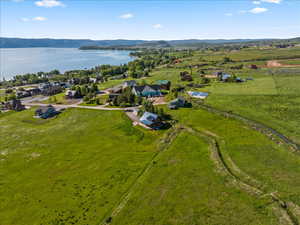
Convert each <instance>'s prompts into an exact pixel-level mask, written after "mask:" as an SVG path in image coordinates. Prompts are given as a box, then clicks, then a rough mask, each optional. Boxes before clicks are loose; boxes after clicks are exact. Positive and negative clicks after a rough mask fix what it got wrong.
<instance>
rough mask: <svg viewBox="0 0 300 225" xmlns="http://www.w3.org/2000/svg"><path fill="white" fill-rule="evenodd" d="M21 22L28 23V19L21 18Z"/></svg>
mask: <svg viewBox="0 0 300 225" xmlns="http://www.w3.org/2000/svg"><path fill="white" fill-rule="evenodd" d="M21 20H22V21H23V22H28V21H30V19H29V18H25V17H23V18H21Z"/></svg>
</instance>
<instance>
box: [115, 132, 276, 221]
mask: <svg viewBox="0 0 300 225" xmlns="http://www.w3.org/2000/svg"><path fill="white" fill-rule="evenodd" d="M216 212H217V213H216ZM112 224H122V225H125V224H128V225H129V224H130V225H135V224H136V225H138V224H144V225H146V224H149V225H152V224H157V225H158V224H161V225H165V224H199V225H200V224H210V225H213V224H249V225H250V224H253V225H254V224H255V225H256V224H278V221H277V220H276V218H275V217H274V215H273V213H272V211H271V207H270V206H269V202H267V201H266V200H263V199H257V198H255V197H253V196H251V195H248V194H246V193H243V192H241V191H239V190H238V189H235V188H232V187H230V186H229V185H228V184H227V181H226V179H225V178H222V177H220V175H219V174H218V173H217V172H216V170H215V165H214V164H213V162H212V161H211V159H210V150H209V146H208V144H207V143H206V142H204V141H203V140H202V139H199V138H198V137H196V136H194V135H191V134H190V133H187V132H182V133H181V134H180V135H179V136H178V137H177V139H176V140H175V141H174V142H173V144H172V145H171V147H170V148H169V149H167V150H165V152H163V153H162V154H161V156H160V158H159V159H158V160H157V161H156V164H155V166H154V168H153V169H152V170H151V172H150V174H149V175H148V176H147V177H146V178H145V179H144V180H143V183H142V184H141V185H139V187H138V188H137V190H135V191H134V195H133V196H132V199H131V200H130V201H129V202H128V205H127V206H126V207H125V208H124V209H123V210H122V211H121V213H120V215H119V216H117V217H116V218H115V219H113V220H112Z"/></svg>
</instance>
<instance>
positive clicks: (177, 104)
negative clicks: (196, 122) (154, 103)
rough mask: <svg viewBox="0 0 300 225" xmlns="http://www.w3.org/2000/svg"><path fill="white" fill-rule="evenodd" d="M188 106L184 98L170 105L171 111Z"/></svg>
mask: <svg viewBox="0 0 300 225" xmlns="http://www.w3.org/2000/svg"><path fill="white" fill-rule="evenodd" d="M185 105H186V101H185V99H184V98H183V97H178V98H176V99H174V100H172V101H170V103H169V109H178V108H180V107H184V106H185Z"/></svg>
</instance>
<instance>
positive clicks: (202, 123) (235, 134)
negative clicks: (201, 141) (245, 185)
mask: <svg viewBox="0 0 300 225" xmlns="http://www.w3.org/2000/svg"><path fill="white" fill-rule="evenodd" d="M187 111H188V112H187ZM172 115H173V117H174V118H176V119H177V120H179V121H181V122H182V123H184V124H185V125H187V126H189V127H192V128H194V129H196V130H199V131H202V132H206V133H208V134H210V135H212V136H214V137H215V138H216V139H217V140H218V141H219V144H220V148H221V150H222V151H224V152H226V153H227V154H229V155H230V157H231V158H232V160H233V161H234V162H235V163H236V164H237V166H238V167H239V168H240V169H242V171H244V172H246V173H247V174H249V175H250V176H252V177H253V178H255V179H257V180H258V181H260V182H262V183H263V184H264V185H265V190H266V191H267V192H271V191H278V193H279V194H280V195H281V196H282V197H283V198H284V199H285V200H287V201H293V202H295V203H296V204H298V205H300V180H299V179H298V175H299V173H300V167H299V165H300V157H299V155H297V154H295V153H292V152H291V151H289V150H288V149H287V148H286V147H285V146H284V145H279V144H277V143H276V142H273V141H271V140H270V139H268V138H267V137H266V136H265V135H263V134H260V133H258V132H257V131H255V130H252V129H250V128H248V127H247V125H246V124H243V123H242V122H239V121H236V120H233V119H228V118H224V117H222V116H217V115H213V114H211V113H208V112H207V111H204V110H193V111H189V109H181V110H178V111H173V112H172Z"/></svg>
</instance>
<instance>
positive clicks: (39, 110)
mask: <svg viewBox="0 0 300 225" xmlns="http://www.w3.org/2000/svg"><path fill="white" fill-rule="evenodd" d="M51 108H53V109H54V107H53V106H52V105H47V106H41V107H39V108H38V109H37V110H36V111H38V112H40V113H46V112H47V111H48V109H51ZM54 110H55V109H54Z"/></svg>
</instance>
